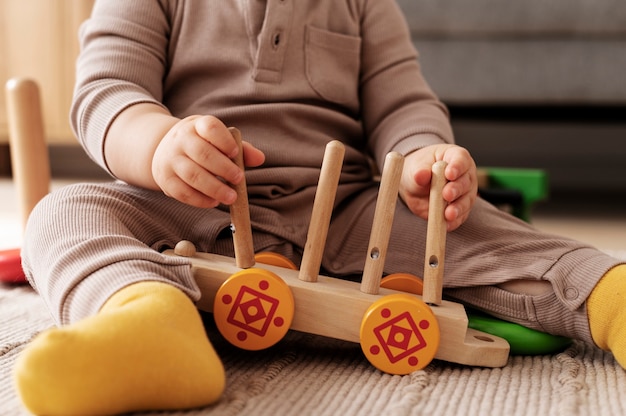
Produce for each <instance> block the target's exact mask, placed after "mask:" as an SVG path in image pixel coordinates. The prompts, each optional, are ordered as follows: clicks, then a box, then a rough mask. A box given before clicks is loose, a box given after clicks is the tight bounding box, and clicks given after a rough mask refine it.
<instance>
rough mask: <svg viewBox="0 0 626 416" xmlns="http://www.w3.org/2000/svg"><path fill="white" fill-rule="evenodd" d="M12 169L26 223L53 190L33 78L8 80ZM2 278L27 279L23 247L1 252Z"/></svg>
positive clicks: (39, 105)
mask: <svg viewBox="0 0 626 416" xmlns="http://www.w3.org/2000/svg"><path fill="white" fill-rule="evenodd" d="M5 89H6V99H7V101H6V103H7V112H8V121H9V123H8V124H9V145H10V148H11V169H12V173H13V181H14V182H15V185H16V189H17V191H18V192H17V194H18V195H17V197H18V202H19V208H20V213H21V216H22V218H21V220H22V224H23V226H26V220H27V219H28V216H29V215H30V212H31V211H32V209H33V207H34V206H35V205H36V204H37V203H38V202H39V201H40V200H41V198H43V197H44V196H45V195H46V194H48V192H49V187H50V164H49V160H48V148H47V145H46V141H45V138H44V131H43V118H42V115H41V99H40V96H39V87H38V86H37V84H36V83H35V81H33V80H30V79H22V78H14V79H11V80H9V81H8V82H7V83H6V88H5ZM0 282H5V283H24V282H26V277H25V276H24V272H23V270H22V266H21V256H20V249H19V248H16V249H10V250H5V251H2V252H1V253H0Z"/></svg>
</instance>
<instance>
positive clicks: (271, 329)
mask: <svg viewBox="0 0 626 416" xmlns="http://www.w3.org/2000/svg"><path fill="white" fill-rule="evenodd" d="M293 314H294V300H293V295H292V293H291V289H289V286H287V284H286V283H285V282H284V281H283V280H282V279H281V278H280V277H278V276H277V275H275V274H274V273H272V272H270V271H268V270H263V269H257V268H251V269H246V270H242V271H240V272H238V273H235V274H233V275H232V276H230V277H229V278H228V279H227V280H226V281H225V282H224V283H223V284H222V286H220V288H219V290H218V291H217V294H216V295H215V302H214V306H213V315H214V318H215V322H216V324H217V328H218V329H219V331H220V333H221V334H222V335H223V336H224V338H226V339H227V340H228V341H229V342H230V343H231V344H233V345H235V346H237V347H239V348H242V349H245V350H262V349H264V348H268V347H271V346H272V345H274V344H276V343H277V342H278V341H280V340H281V339H282V338H283V337H284V336H285V334H286V333H287V331H288V330H289V327H290V326H291V321H292V320H293Z"/></svg>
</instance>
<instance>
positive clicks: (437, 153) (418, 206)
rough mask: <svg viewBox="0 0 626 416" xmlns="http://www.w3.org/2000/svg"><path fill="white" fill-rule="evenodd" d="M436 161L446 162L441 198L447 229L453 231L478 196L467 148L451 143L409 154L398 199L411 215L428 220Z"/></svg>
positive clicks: (474, 165)
mask: <svg viewBox="0 0 626 416" xmlns="http://www.w3.org/2000/svg"><path fill="white" fill-rule="evenodd" d="M439 160H444V161H446V162H447V163H448V166H447V167H446V170H445V176H446V179H447V180H448V183H447V184H446V186H445V187H444V188H443V192H442V195H443V199H445V200H446V201H447V202H448V206H447V207H446V210H445V213H444V217H445V219H446V222H447V229H448V231H452V230H455V229H456V228H458V227H459V226H460V225H461V224H463V222H465V220H466V219H467V217H468V216H469V213H470V210H471V209H472V206H473V205H474V202H475V201H476V196H477V193H478V182H477V179H476V163H475V162H474V159H473V158H472V157H471V155H470V154H469V152H468V151H467V150H466V149H464V148H462V147H459V146H456V145H452V144H437V145H432V146H427V147H424V148H422V149H420V150H417V151H415V152H413V153H411V154H409V155H408V156H407V157H406V159H405V162H404V170H403V172H402V180H401V182H400V197H401V198H402V199H403V200H404V202H405V203H406V204H407V206H408V207H409V209H410V210H411V212H413V213H414V214H415V215H417V216H419V217H421V218H424V219H427V218H428V196H429V193H430V179H431V176H432V173H431V172H432V170H431V168H432V165H433V164H434V163H435V162H437V161H439Z"/></svg>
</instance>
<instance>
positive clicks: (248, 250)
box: [228, 127, 255, 269]
mask: <svg viewBox="0 0 626 416" xmlns="http://www.w3.org/2000/svg"><path fill="white" fill-rule="evenodd" d="M228 130H229V131H230V133H231V134H232V135H233V137H234V138H235V140H236V141H237V145H238V146H239V152H237V156H235V158H234V159H233V160H234V162H235V163H236V164H237V166H239V167H240V168H241V169H242V170H243V169H245V165H244V163H243V145H242V143H241V132H240V131H239V130H238V129H236V128H234V127H229V129H228ZM231 186H232V187H233V189H234V190H235V191H236V192H237V200H236V201H235V203H234V204H232V205H231V206H230V217H231V230H232V232H233V243H234V245H235V262H236V264H237V267H240V268H242V269H247V268H249V267H252V266H254V264H255V260H254V244H253V242H252V226H251V225H250V208H249V205H248V187H247V185H246V178H245V176H244V178H243V180H242V181H241V182H239V183H238V184H237V185H233V184H231Z"/></svg>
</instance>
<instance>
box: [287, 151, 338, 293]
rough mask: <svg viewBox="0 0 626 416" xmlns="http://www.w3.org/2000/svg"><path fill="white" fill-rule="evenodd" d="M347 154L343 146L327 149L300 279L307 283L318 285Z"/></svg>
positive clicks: (316, 193)
mask: <svg viewBox="0 0 626 416" xmlns="http://www.w3.org/2000/svg"><path fill="white" fill-rule="evenodd" d="M344 154H345V146H344V145H343V143H341V142H339V141H337V140H333V141H332V142H330V143H328V144H327V145H326V151H325V153H324V160H323V162H322V170H321V172H320V179H319V182H318V184H317V191H316V192H315V200H314V201H313V212H312V214H311V222H310V224H309V231H308V234H307V241H306V244H305V246H304V253H303V254H302V264H301V265H300V273H299V276H298V277H299V279H300V280H303V281H305V282H317V277H318V275H319V271H320V266H321V264H322V255H323V254H324V246H325V245H326V237H327V236H328V227H329V226H330V217H331V214H332V211H333V205H334V203H335V194H336V193H337V186H338V185H339V176H340V175H341V166H342V164H343V156H344Z"/></svg>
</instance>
